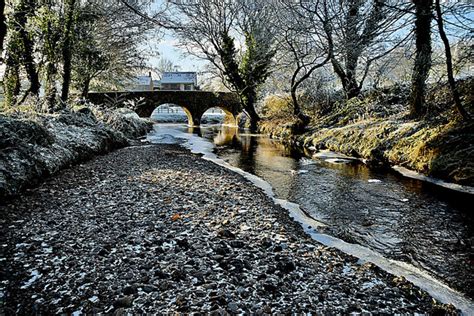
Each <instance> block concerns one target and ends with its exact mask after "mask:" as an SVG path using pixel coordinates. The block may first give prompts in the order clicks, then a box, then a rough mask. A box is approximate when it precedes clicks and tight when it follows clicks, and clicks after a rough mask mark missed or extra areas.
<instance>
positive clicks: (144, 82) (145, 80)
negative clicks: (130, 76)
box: [135, 76, 151, 86]
mask: <svg viewBox="0 0 474 316" xmlns="http://www.w3.org/2000/svg"><path fill="white" fill-rule="evenodd" d="M135 80H136V81H135V83H136V84H137V85H140V86H148V85H150V84H151V77H150V76H137V78H136V79H135Z"/></svg>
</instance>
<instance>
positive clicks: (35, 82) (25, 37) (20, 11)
mask: <svg viewBox="0 0 474 316" xmlns="http://www.w3.org/2000/svg"><path fill="white" fill-rule="evenodd" d="M34 9H35V2H34V1H29V0H23V1H21V2H20V3H19V4H18V6H17V7H16V8H15V13H14V14H13V20H14V28H15V31H16V32H18V38H19V40H20V41H21V48H17V49H18V53H19V56H18V58H19V60H20V62H21V63H22V64H23V67H25V71H26V76H27V77H28V80H29V81H30V88H29V90H28V93H30V94H32V95H34V96H37V95H38V94H39V90H40V81H39V76H38V72H37V70H36V64H35V61H34V58H33V51H34V44H33V41H32V39H31V37H30V34H28V31H27V30H26V25H27V23H28V15H29V14H31V13H32V12H34Z"/></svg>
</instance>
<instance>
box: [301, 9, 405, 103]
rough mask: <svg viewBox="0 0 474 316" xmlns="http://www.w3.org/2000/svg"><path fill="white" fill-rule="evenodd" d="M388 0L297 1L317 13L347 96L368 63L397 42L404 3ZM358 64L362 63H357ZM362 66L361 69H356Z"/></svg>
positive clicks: (400, 40)
mask: <svg viewBox="0 0 474 316" xmlns="http://www.w3.org/2000/svg"><path fill="white" fill-rule="evenodd" d="M391 2H394V1H390V0H371V1H362V0H342V1H340V0H323V1H321V2H316V3H313V2H309V3H308V2H306V1H301V6H302V7H303V8H304V9H306V10H307V11H309V12H312V13H314V14H316V15H318V16H319V17H320V20H321V23H324V21H327V22H326V23H327V25H326V26H325V27H324V31H325V33H326V37H327V41H328V48H329V49H330V55H331V57H330V60H331V64H332V66H333V68H334V72H335V73H336V74H337V76H338V77H339V79H340V80H341V83H342V87H343V89H344V91H345V92H346V95H347V98H349V99H350V98H352V97H355V96H357V95H359V93H360V91H361V89H362V86H363V84H364V80H365V79H366V77H367V74H368V72H369V71H370V67H371V65H372V63H373V62H374V61H375V60H377V59H379V58H382V57H384V56H385V55H387V54H389V53H390V52H391V51H392V50H393V49H395V48H396V47H398V46H399V45H401V43H403V40H404V39H406V38H407V37H408V36H409V34H405V35H404V36H403V35H402V34H403V32H400V30H401V29H402V28H403V27H404V26H405V24H406V21H405V20H404V16H405V14H406V10H404V8H405V7H406V4H401V5H400V3H398V2H397V3H395V5H396V6H397V8H394V7H393V6H392V5H391V4H392V3H391ZM361 64H362V65H361ZM361 66H363V68H362V72H360V73H359V72H358V70H359V69H360V68H361Z"/></svg>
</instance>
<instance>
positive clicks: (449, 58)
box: [435, 0, 470, 120]
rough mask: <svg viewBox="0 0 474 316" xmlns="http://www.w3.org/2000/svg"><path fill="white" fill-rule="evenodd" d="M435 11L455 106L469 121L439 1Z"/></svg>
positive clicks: (436, 0) (436, 2)
mask: <svg viewBox="0 0 474 316" xmlns="http://www.w3.org/2000/svg"><path fill="white" fill-rule="evenodd" d="M435 10H436V21H437V24H438V30H439V35H440V37H441V40H442V41H443V45H444V51H445V54H446V70H447V75H448V82H449V86H450V87H451V93H452V95H453V100H454V105H455V106H456V109H457V110H458V112H459V114H461V116H462V117H463V118H464V119H467V120H468V119H470V116H469V113H468V112H467V111H466V110H465V109H464V107H463V106H462V103H461V97H460V95H459V91H458V89H457V86H456V81H455V79H454V74H453V57H452V54H451V45H450V44H449V39H448V36H447V35H446V32H445V30H444V18H443V12H442V10H441V5H440V3H439V0H435Z"/></svg>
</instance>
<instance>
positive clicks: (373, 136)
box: [261, 79, 474, 186]
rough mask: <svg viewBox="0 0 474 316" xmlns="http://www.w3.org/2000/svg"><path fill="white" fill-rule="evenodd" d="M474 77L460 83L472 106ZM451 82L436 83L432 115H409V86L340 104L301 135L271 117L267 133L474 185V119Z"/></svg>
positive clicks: (310, 146) (295, 143)
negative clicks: (455, 103) (454, 99)
mask: <svg viewBox="0 0 474 316" xmlns="http://www.w3.org/2000/svg"><path fill="white" fill-rule="evenodd" d="M473 84H474V80H472V79H468V80H465V81H463V82H460V83H459V85H460V90H461V91H462V94H463V95H464V96H465V99H466V104H468V105H469V104H470V102H472V101H469V100H472V86H473ZM447 90H448V88H447V86H446V85H437V86H434V87H431V90H430V91H429V93H428V97H427V100H428V101H427V102H428V106H429V113H430V114H429V115H428V116H427V117H425V118H424V119H422V120H413V119H410V118H409V117H408V107H407V105H406V104H407V95H408V91H407V89H406V88H400V87H398V88H392V89H387V90H384V91H376V92H372V93H368V94H367V95H365V96H363V97H361V98H355V99H352V100H350V101H349V102H339V103H338V102H336V103H335V104H333V105H332V107H331V108H329V109H327V110H326V111H324V113H320V114H319V115H317V116H315V117H314V118H313V120H312V122H311V124H310V126H309V127H308V128H307V130H306V132H304V133H303V134H301V135H295V133H294V125H295V124H294V123H292V122H291V120H290V122H289V123H288V121H289V120H288V118H286V122H285V120H284V119H283V118H277V119H271V120H266V121H264V122H263V123H262V124H261V131H262V132H263V133H266V134H269V135H270V136H271V137H273V138H277V139H279V140H281V141H283V142H285V143H290V144H292V145H293V146H296V147H299V148H302V149H303V148H304V149H306V150H309V151H318V150H325V149H326V150H330V151H335V152H339V153H342V154H346V155H349V156H352V157H356V158H361V159H364V160H365V161H366V162H367V163H369V164H371V165H376V166H394V165H397V166H401V167H404V168H407V169H409V170H414V171H416V172H419V173H421V174H424V175H426V176H429V177H434V178H439V179H442V180H445V181H448V182H452V183H457V184H461V185H467V186H474V162H473V159H472V158H473V157H474V122H463V121H461V120H459V119H458V118H457V117H456V114H455V112H454V110H453V109H452V106H451V105H450V102H449V98H450V97H449V95H450V94H449V92H448V91H447Z"/></svg>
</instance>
